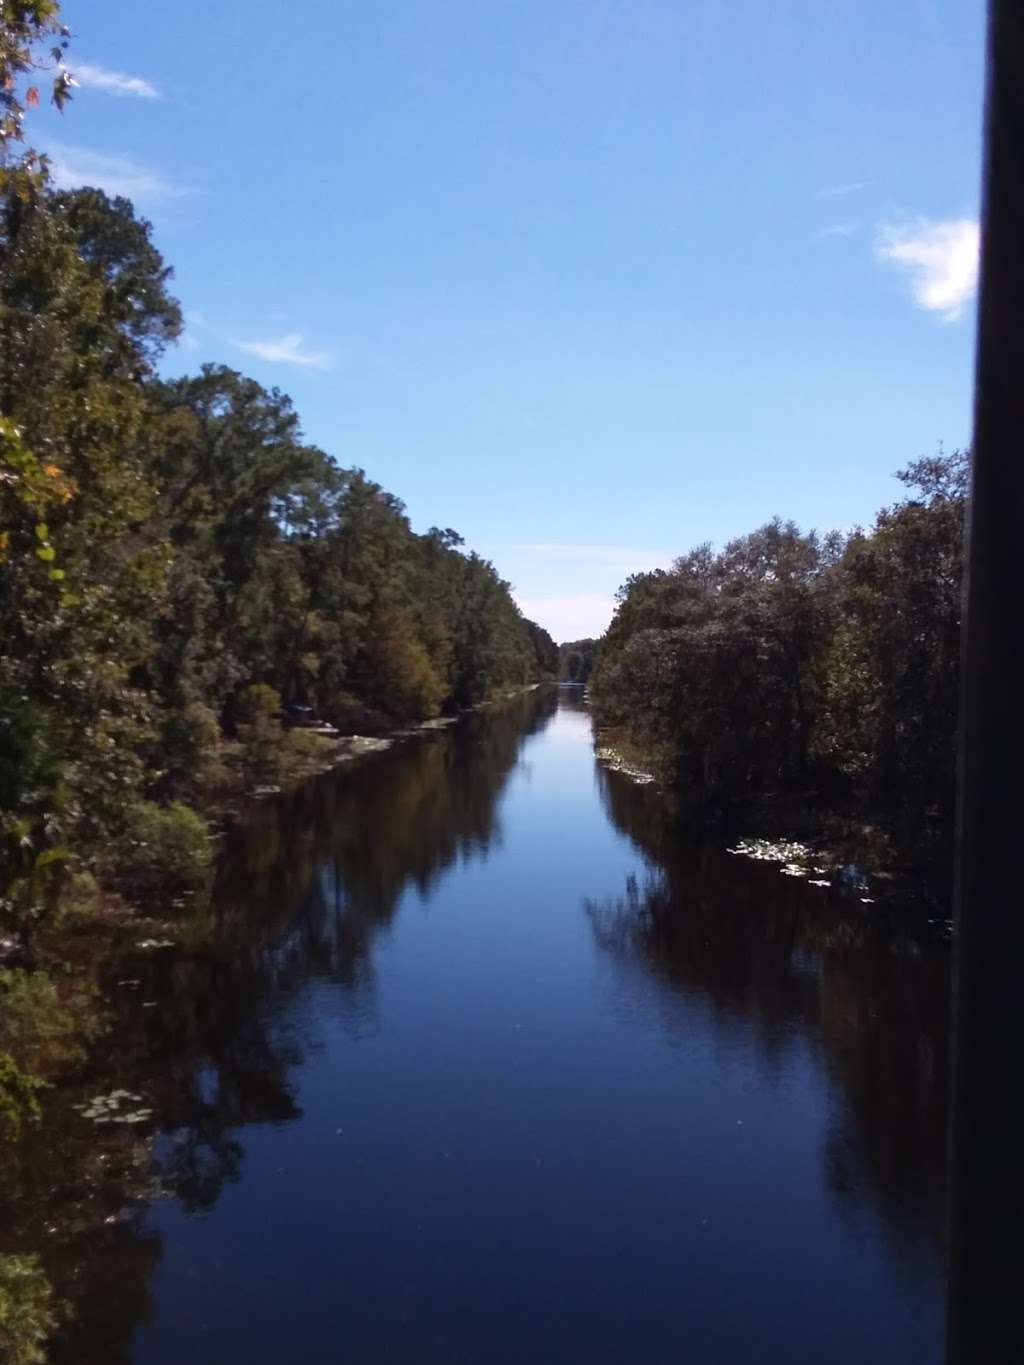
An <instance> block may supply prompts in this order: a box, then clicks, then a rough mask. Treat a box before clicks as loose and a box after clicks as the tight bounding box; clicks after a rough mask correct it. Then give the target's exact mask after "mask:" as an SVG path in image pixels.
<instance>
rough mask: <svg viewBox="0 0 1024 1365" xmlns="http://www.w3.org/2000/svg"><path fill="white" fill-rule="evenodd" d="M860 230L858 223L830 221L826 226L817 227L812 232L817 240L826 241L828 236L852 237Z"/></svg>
mask: <svg viewBox="0 0 1024 1365" xmlns="http://www.w3.org/2000/svg"><path fill="white" fill-rule="evenodd" d="M859 231H860V223H831V224H830V225H829V226H828V227H823V228H819V229H818V231H817V232H816V233H815V234H814V236H815V238H816V240H817V241H819V242H823V241H826V240H827V239H828V238H829V237H854V236H856V234H857V233H858V232H859Z"/></svg>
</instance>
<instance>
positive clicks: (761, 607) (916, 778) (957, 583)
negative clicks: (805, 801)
mask: <svg viewBox="0 0 1024 1365" xmlns="http://www.w3.org/2000/svg"><path fill="white" fill-rule="evenodd" d="M968 470H969V456H968V455H967V454H966V453H963V452H960V451H957V452H955V453H953V454H951V455H946V454H939V455H938V456H936V457H934V458H929V459H920V460H917V461H915V462H914V463H913V464H911V465H910V466H909V467H908V468H907V469H905V470H904V471H902V472H901V473H900V474H899V475H898V476H897V477H898V478H899V479H900V480H901V481H902V482H903V483H904V484H905V485H906V486H907V487H908V488H909V489H910V490H912V491H911V494H910V495H909V496H908V497H907V498H906V500H904V501H901V502H897V503H896V504H895V505H893V506H891V507H887V508H885V509H884V510H883V511H881V512H879V514H878V516H877V518H876V520H875V524H874V526H873V527H872V528H871V529H870V530H861V529H856V530H854V531H853V532H851V533H848V534H841V533H839V532H832V533H830V534H828V535H826V536H823V537H822V536H818V535H817V534H815V533H814V532H811V533H810V534H806V535H805V534H802V533H801V532H800V531H799V530H798V529H797V527H796V526H795V525H794V524H793V523H792V522H783V521H780V520H778V519H776V520H775V521H772V522H770V523H769V524H768V525H766V526H763V527H761V529H760V530H757V531H754V532H753V533H752V534H750V535H747V536H742V537H741V538H739V539H738V540H734V541H732V542H731V543H730V544H728V545H726V547H725V548H724V549H723V550H721V551H720V552H717V553H716V552H715V551H714V550H713V549H712V548H711V547H710V546H708V545H702V546H700V547H699V548H697V549H695V550H692V551H691V552H690V553H689V554H686V555H684V556H683V557H682V558H681V559H678V560H677V561H676V562H675V564H674V565H673V567H672V569H671V570H669V571H662V570H658V571H655V572H653V573H645V574H637V575H635V576H634V577H632V578H630V579H629V581H628V582H627V583H626V584H625V586H624V587H623V588H622V589H621V590H620V592H619V606H618V610H617V612H616V614H615V618H614V620H613V622H612V624H611V627H610V628H609V630H608V633H607V635H606V636H605V637H604V639H603V640H602V641H601V643H600V645H599V648H598V652H597V660H596V663H595V667H594V673H593V676H592V677H591V680H590V695H591V699H592V704H593V709H594V712H595V715H596V717H597V720H598V722H599V724H601V725H603V726H606V727H610V728H612V729H613V730H615V731H617V732H618V734H619V737H620V739H621V741H622V743H623V744H624V745H626V746H632V747H633V748H634V749H635V750H637V751H639V752H640V753H641V754H642V755H643V756H644V757H645V758H646V760H647V761H648V762H649V763H650V764H651V765H653V766H654V767H655V768H656V769H657V771H658V773H659V774H660V775H661V776H662V777H663V778H664V779H665V780H667V781H668V782H670V783H671V784H673V785H675V786H677V787H678V788H679V790H680V792H681V793H683V794H684V796H686V797H688V798H689V799H690V800H691V801H692V803H693V805H694V806H695V807H697V808H702V809H704V810H707V809H712V810H716V809H717V810H721V809H723V808H725V807H728V806H729V805H730V804H735V803H737V802H742V800H743V799H744V798H746V797H749V796H751V795H757V794H759V793H766V792H773V791H781V790H785V789H787V788H789V789H792V790H800V789H803V790H805V791H806V790H808V789H809V788H811V787H814V788H816V789H817V790H818V791H819V792H821V793H822V794H825V795H828V796H830V797H831V796H836V795H838V796H840V797H841V798H842V799H844V800H845V801H846V802H847V803H848V804H849V805H850V806H851V807H852V808H853V809H855V810H858V811H860V812H862V813H864V814H870V815H871V816H878V817H879V818H882V819H890V820H892V821H897V822H899V824H900V826H901V827H902V828H903V829H904V830H905V831H906V832H907V833H908V834H909V836H910V837H911V838H918V837H923V836H925V835H926V834H928V833H932V834H939V835H941V836H942V837H945V835H946V833H947V832H948V829H949V826H950V823H951V820H952V812H953V801H954V778H955V772H954V770H955V756H956V723H957V696H958V670H959V654H960V610H961V577H962V570H963V544H964V539H963V537H964V520H965V504H966V498H967V489H968Z"/></svg>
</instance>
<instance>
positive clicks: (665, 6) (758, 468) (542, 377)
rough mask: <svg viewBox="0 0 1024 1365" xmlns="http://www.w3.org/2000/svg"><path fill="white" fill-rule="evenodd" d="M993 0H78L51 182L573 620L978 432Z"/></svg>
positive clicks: (307, 412)
mask: <svg viewBox="0 0 1024 1365" xmlns="http://www.w3.org/2000/svg"><path fill="white" fill-rule="evenodd" d="M983 8H984V7H983V4H982V0H900V3H899V4H896V5H893V4H891V3H881V2H880V0H830V2H829V3H825V2H824V0H782V2H781V3H779V4H776V5H768V4H765V3H764V0H733V3H731V4H726V3H724V2H723V0H628V2H627V0H618V3H610V2H609V0H501V2H499V0H447V3H442V2H441V0H403V2H402V3H397V2H396V3H387V2H386V0H385V2H384V3H380V2H379V3H377V4H373V5H369V4H365V3H364V4H354V3H350V2H349V0H292V3H290V4H283V3H279V2H277V3H271V2H270V0H245V3H243V0H221V3H219V4H216V5H208V4H198V3H195V0H183V2H182V3H177V4H171V3H162V2H161V0H157V3H153V4H147V5H139V4H138V3H128V0H105V3H104V4H102V5H87V4H84V3H80V2H76V0H67V2H66V4H65V12H66V17H67V20H68V22H69V23H70V24H71V26H72V28H73V30H74V32H75V34H76V37H75V41H74V43H73V46H72V57H71V59H70V61H69V66H70V67H71V70H72V72H73V73H75V74H76V76H77V77H78V79H79V82H80V89H79V90H78V91H77V92H76V99H75V101H74V103H73V104H72V105H70V106H69V108H68V110H67V112H66V113H65V114H64V115H63V116H62V117H61V116H58V115H57V114H55V113H54V112H52V111H45V112H40V113H39V114H38V115H35V116H34V120H33V127H32V133H33V137H34V140H36V141H43V142H45V143H47V145H48V147H49V150H50V152H51V155H52V157H53V161H54V166H55V169H56V173H57V175H58V177H59V178H60V179H62V180H63V181H64V182H65V183H94V184H100V185H102V186H104V187H105V188H107V189H108V190H110V191H112V192H113V191H120V192H124V193H128V194H130V195H131V196H132V197H133V198H134V199H135V200H136V203H137V204H138V206H139V208H140V210H141V211H142V212H143V213H144V214H145V215H146V216H148V217H149V218H150V219H151V220H152V221H153V223H154V225H155V229H156V238H157V242H158V245H159V246H160V248H161V249H162V250H163V252H164V253H165V255H166V256H167V258H168V260H169V261H170V262H171V263H172V264H173V265H174V267H175V271H176V280H175V286H176V289H177V292H178V295H179V297H180V298H181V300H182V302H183V304H184V307H185V309H186V313H187V315H188V318H189V322H188V329H187V332H186V336H185V338H184V342H183V344H182V345H181V346H180V347H179V348H177V349H176V351H175V352H174V354H173V355H171V356H170V357H169V358H168V363H167V367H166V368H167V369H168V371H169V372H181V371H184V370H188V369H191V368H193V367H195V366H196V365H198V364H199V363H200V361H203V360H216V361H221V362H224V363H226V364H230V365H233V366H236V367H238V368H240V369H242V370H244V371H246V372H248V373H250V374H252V375H253V376H254V377H255V378H256V379H258V380H260V382H262V383H264V384H266V385H268V386H269V385H274V384H276V385H278V386H279V387H280V388H282V389H284V390H285V391H286V392H288V393H290V394H291V395H292V397H293V398H294V400H295V403H296V406H297V408H298V410H299V412H300V413H301V415H302V418H303V423H304V427H305V430H306V432H307V434H308V436H309V437H310V438H311V439H312V440H315V441H316V442H317V443H319V444H320V445H322V446H323V447H324V448H325V449H326V450H328V451H330V452H331V453H332V454H334V455H335V456H336V457H337V458H338V459H339V460H340V461H341V462H342V463H344V464H358V465H361V466H363V467H364V468H365V469H366V470H367V471H368V472H369V474H370V475H371V476H372V477H374V478H376V479H378V480H379V481H380V482H381V483H383V484H384V486H385V487H386V488H388V489H389V490H390V491H392V492H394V493H397V494H398V495H399V496H400V497H402V498H403V499H404V500H405V502H406V504H407V506H408V510H409V514H410V516H411V518H412V522H413V525H414V526H415V527H416V528H417V529H419V530H425V529H426V528H427V527H428V526H430V525H432V524H439V525H442V526H453V527H455V528H456V529H457V530H459V531H460V532H461V533H462V534H463V535H464V536H465V537H466V540H467V542H468V543H469V544H470V545H471V546H472V547H474V548H478V549H480V550H481V552H482V553H485V554H486V555H487V556H488V557H489V558H491V559H493V560H494V562H495V564H496V565H497V566H498V568H499V569H500V570H501V572H502V573H503V575H504V576H505V577H507V578H508V579H510V581H511V582H512V583H513V585H514V587H515V590H516V594H517V597H518V598H519V600H520V602H521V604H522V605H523V607H524V609H525V610H526V611H527V613H528V614H529V615H532V616H534V617H535V618H536V619H537V620H539V621H540V622H541V624H543V625H545V626H546V627H547V628H548V629H549V630H551V631H552V633H553V634H554V635H555V636H556V637H557V638H561V639H567V638H572V637H573V636H575V635H580V634H585V633H593V632H597V631H599V630H601V629H602V628H603V627H604V625H605V624H606V622H607V619H608V617H609V615H610V612H611V608H612V595H613V593H614V591H615V588H616V586H617V585H618V584H619V583H620V582H621V581H622V580H623V579H624V578H625V577H626V576H627V574H629V573H630V572H632V571H634V570H636V569H644V568H650V567H654V566H655V565H658V564H668V563H669V562H670V561H671V560H672V558H673V557H674V556H675V555H676V554H679V553H681V552H683V551H685V550H686V549H688V548H689V547H690V546H692V545H694V544H696V543H699V542H700V541H703V540H712V541H715V542H722V541H724V540H726V539H728V538H729V537H730V536H732V535H736V534H740V533H742V532H744V531H747V530H751V529H753V528H754V527H756V526H757V525H759V524H761V523H762V522H764V521H765V520H767V519H768V518H769V517H771V516H772V515H773V514H775V513H779V514H780V515H782V516H787V517H789V516H791V517H793V518H794V519H795V520H796V521H798V522H799V523H800V524H801V525H803V526H805V527H811V526H817V527H819V528H820V529H827V528H829V527H831V526H850V525H852V524H854V523H856V522H866V521H869V520H870V519H871V517H872V516H873V513H874V511H875V510H876V508H877V507H878V506H880V505H881V504H883V503H885V502H887V501H891V500H893V499H894V498H895V497H896V496H897V495H898V493H899V491H900V490H899V486H898V485H896V484H895V483H894V482H893V481H892V479H891V474H892V472H893V471H894V470H895V469H897V468H899V467H900V466H901V465H903V464H904V463H906V462H907V461H908V460H910V459H912V458H914V457H915V456H917V455H919V454H923V453H931V452H933V451H934V450H935V449H936V447H937V445H938V443H939V442H940V441H943V442H945V444H946V445H947V446H948V447H953V446H956V445H961V444H964V443H965V442H966V441H967V440H968V437H969V432H970V390H971V365H972V353H973V327H974V317H973V285H974V272H975V257H976V232H977V224H976V219H977V204H978V194H979V190H978V184H979V160H980V157H979V152H980V122H981V84H982V82H981V77H982V31H983Z"/></svg>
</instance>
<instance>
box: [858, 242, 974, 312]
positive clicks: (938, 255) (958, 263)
mask: <svg viewBox="0 0 1024 1365" xmlns="http://www.w3.org/2000/svg"><path fill="white" fill-rule="evenodd" d="M980 239H981V233H980V229H979V226H978V222H977V220H976V219H974V218H953V219H948V220H946V221H942V222H935V221H933V220H931V219H929V218H917V219H915V220H914V221H913V222H910V223H902V224H893V223H883V224H882V225H881V226H880V227H879V229H878V235H877V237H876V239H875V252H876V254H877V256H878V258H879V259H880V260H882V261H885V262H887V263H889V264H891V265H895V266H896V267H897V268H899V269H901V270H904V271H906V273H907V274H908V275H909V277H910V287H911V291H912V292H913V295H914V301H915V302H916V304H917V306H918V307H919V308H925V309H927V310H928V311H929V312H931V313H938V315H939V316H940V317H941V318H942V319H943V321H944V322H954V321H955V320H956V319H957V318H959V317H960V316H961V315H962V314H963V311H964V308H965V307H966V305H967V304H968V303H969V302H970V301H971V299H972V298H973V297H974V294H975V292H976V290H977V287H978V248H979V244H980Z"/></svg>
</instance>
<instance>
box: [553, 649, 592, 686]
mask: <svg viewBox="0 0 1024 1365" xmlns="http://www.w3.org/2000/svg"><path fill="white" fill-rule="evenodd" d="M596 649H597V641H596V640H590V639H586V640H567V641H565V643H564V644H561V645H559V646H558V676H559V679H560V680H561V681H562V682H568V683H578V684H580V685H581V686H585V685H586V683H587V682H589V681H590V673H591V670H592V669H593V667H594V651H595V650H596Z"/></svg>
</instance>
